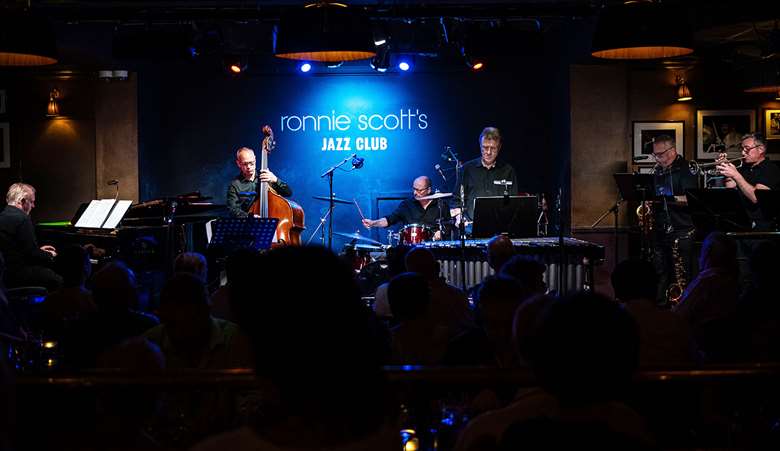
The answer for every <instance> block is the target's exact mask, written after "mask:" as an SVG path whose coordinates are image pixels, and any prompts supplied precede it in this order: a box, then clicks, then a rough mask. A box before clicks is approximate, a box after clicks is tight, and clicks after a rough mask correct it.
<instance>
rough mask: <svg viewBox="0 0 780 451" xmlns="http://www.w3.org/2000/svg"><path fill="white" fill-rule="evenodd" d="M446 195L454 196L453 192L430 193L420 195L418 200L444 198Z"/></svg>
mask: <svg viewBox="0 0 780 451" xmlns="http://www.w3.org/2000/svg"><path fill="white" fill-rule="evenodd" d="M446 197H452V193H433V194H429V195H427V196H423V197H418V198H417V200H434V199H444V198H446Z"/></svg>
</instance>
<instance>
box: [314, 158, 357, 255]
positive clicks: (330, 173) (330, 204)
mask: <svg viewBox="0 0 780 451" xmlns="http://www.w3.org/2000/svg"><path fill="white" fill-rule="evenodd" d="M354 157H355V154H352V155H350V156H348V157H347V158H345V159H343V160H342V161H341V163H339V164H337V165H335V166H331V167H330V168H328V170H327V171H325V172H324V173H323V174H322V175H321V176H320V178H324V177H327V178H328V215H327V218H328V249H330V250H331V251H332V250H333V214H332V213H333V209H334V208H335V207H336V204H335V202H333V173H334V172H336V169H338V168H340V167H341V166H343V165H344V163H346V162H347V161H349V160H351V159H352V158H354Z"/></svg>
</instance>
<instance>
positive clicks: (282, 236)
mask: <svg viewBox="0 0 780 451" xmlns="http://www.w3.org/2000/svg"><path fill="white" fill-rule="evenodd" d="M263 135H264V137H263V144H262V150H261V152H260V154H261V156H260V171H266V170H268V154H270V153H271V152H272V151H273V150H274V148H275V147H276V141H274V132H273V130H271V127H270V126H268V125H264V126H263ZM249 214H254V215H257V216H259V217H261V218H277V219H279V224H278V225H277V226H276V236H275V243H274V245H275V246H280V245H293V246H300V244H301V232H303V230H304V229H305V227H304V225H303V208H301V206H300V205H298V204H297V203H295V202H293V201H291V200H288V199H285V198H284V197H282V196H280V195H279V194H278V193H276V191H274V190H273V188H271V187H270V186H268V182H259V183H258V184H257V197H255V201H254V202H252V205H251V206H250V207H249Z"/></svg>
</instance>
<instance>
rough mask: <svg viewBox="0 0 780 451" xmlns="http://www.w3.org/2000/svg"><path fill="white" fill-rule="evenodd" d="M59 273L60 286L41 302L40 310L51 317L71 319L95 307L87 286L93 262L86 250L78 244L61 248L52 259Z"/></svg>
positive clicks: (91, 310)
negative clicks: (41, 307)
mask: <svg viewBox="0 0 780 451" xmlns="http://www.w3.org/2000/svg"><path fill="white" fill-rule="evenodd" d="M55 263H56V266H57V271H58V272H59V273H60V275H62V281H63V283H62V288H60V289H59V290H57V291H55V292H53V293H50V294H49V295H48V296H47V297H46V300H45V301H44V303H43V311H44V312H45V313H46V314H47V315H48V316H50V317H53V318H59V319H74V318H79V317H81V316H84V315H86V314H88V313H92V312H94V311H95V310H96V307H95V303H94V301H93V300H92V293H91V292H90V291H89V290H88V289H87V288H86V282H87V279H89V276H90V275H91V274H92V262H90V260H89V254H88V253H87V251H86V250H85V249H84V248H83V247H81V246H78V245H70V246H66V247H64V248H62V249H61V250H60V251H59V253H58V254H57V258H56V259H55Z"/></svg>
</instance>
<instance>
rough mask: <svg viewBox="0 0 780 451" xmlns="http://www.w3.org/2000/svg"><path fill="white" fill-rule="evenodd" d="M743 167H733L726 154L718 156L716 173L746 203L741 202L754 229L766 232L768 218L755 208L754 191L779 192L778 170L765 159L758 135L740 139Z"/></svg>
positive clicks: (756, 200) (762, 143)
mask: <svg viewBox="0 0 780 451" xmlns="http://www.w3.org/2000/svg"><path fill="white" fill-rule="evenodd" d="M741 149H742V159H743V164H742V166H741V167H736V166H735V165H734V164H733V163H732V162H730V161H728V156H727V155H726V154H725V153H722V154H720V155H718V160H717V163H718V165H717V166H716V168H717V170H718V172H720V173H721V174H722V175H724V176H725V177H726V187H727V188H737V189H739V192H740V194H741V195H742V196H743V197H744V199H745V200H746V202H743V204H744V205H745V209H746V210H747V213H748V216H749V217H750V218H751V219H752V220H753V228H754V229H755V230H769V229H771V227H772V224H771V222H770V220H771V218H764V217H763V215H762V214H761V209H760V208H759V206H758V199H757V197H756V190H759V189H773V190H776V189H780V168H778V167H777V165H775V164H774V163H772V162H771V161H768V160H767V158H766V138H764V136H763V135H762V134H760V133H750V134H747V135H745V136H743V137H742V143H741Z"/></svg>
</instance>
